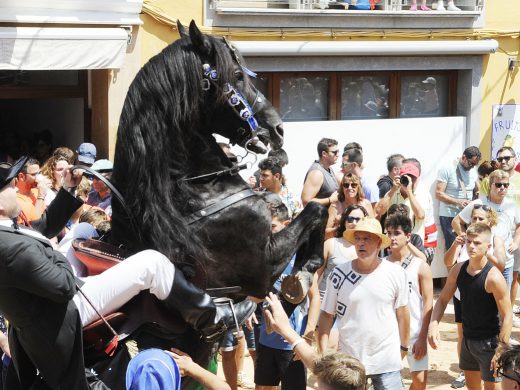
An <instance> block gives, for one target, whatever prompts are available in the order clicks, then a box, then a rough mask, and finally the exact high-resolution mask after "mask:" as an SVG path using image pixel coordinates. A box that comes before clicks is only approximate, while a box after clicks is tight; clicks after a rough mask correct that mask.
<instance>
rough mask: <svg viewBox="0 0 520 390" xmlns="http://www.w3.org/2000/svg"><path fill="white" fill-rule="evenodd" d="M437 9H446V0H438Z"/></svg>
mask: <svg viewBox="0 0 520 390" xmlns="http://www.w3.org/2000/svg"><path fill="white" fill-rule="evenodd" d="M437 11H446V8H444V1H442V0H439V1H438V2H437Z"/></svg>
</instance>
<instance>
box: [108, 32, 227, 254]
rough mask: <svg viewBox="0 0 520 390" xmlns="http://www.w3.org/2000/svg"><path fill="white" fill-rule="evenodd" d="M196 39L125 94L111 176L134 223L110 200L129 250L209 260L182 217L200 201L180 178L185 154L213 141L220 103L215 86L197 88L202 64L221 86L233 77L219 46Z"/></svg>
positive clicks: (166, 54) (162, 59)
mask: <svg viewBox="0 0 520 390" xmlns="http://www.w3.org/2000/svg"><path fill="white" fill-rule="evenodd" d="M202 37H203V41H202V43H203V47H201V45H200V43H201V42H198V43H197V44H195V43H193V41H192V39H190V38H188V37H184V38H182V39H179V40H177V41H176V42H174V43H172V44H170V45H169V46H167V47H166V48H165V49H164V50H163V51H162V52H161V53H159V54H158V55H156V56H154V57H153V58H151V59H150V61H149V62H148V63H147V64H145V65H144V66H143V68H142V69H141V70H140V71H139V73H138V74H137V76H136V77H135V79H134V81H133V82H132V84H131V85H130V88H129V90H128V93H127V96H126V100H125V103H124V106H123V111H122V114H121V118H120V122H119V128H118V133H117V144H116V151H115V160H114V171H113V176H112V179H113V182H114V184H115V186H116V187H117V188H118V189H119V190H120V192H121V193H122V194H123V196H124V198H125V201H126V207H127V210H129V213H130V214H131V216H132V218H131V220H130V219H129V216H128V213H126V212H125V210H124V209H123V207H122V206H121V205H120V204H119V202H117V201H113V203H114V205H113V217H112V218H113V233H114V238H115V240H116V241H119V242H123V243H124V244H126V245H127V246H129V247H130V248H132V249H135V250H141V249H147V248H152V249H156V250H158V251H160V252H162V253H164V254H165V255H166V256H168V257H169V258H170V260H172V261H186V259H189V258H190V257H192V256H193V255H194V254H196V255H197V256H200V255H208V254H207V251H206V250H205V248H204V245H203V244H202V242H201V240H200V239H199V238H198V237H197V234H196V233H197V232H196V231H193V229H192V227H190V226H188V225H187V224H186V222H185V219H184V218H183V215H184V216H186V215H189V214H191V213H192V212H193V211H195V210H196V209H197V208H200V207H199V206H200V203H201V201H200V196H199V194H198V193H196V192H195V191H194V190H193V189H192V188H191V187H190V185H189V184H187V183H186V182H184V181H182V180H180V179H181V178H183V177H185V176H187V175H188V174H189V173H190V157H189V156H190V154H197V153H196V151H195V150H190V149H193V146H194V145H199V146H200V145H203V146H205V145H207V142H208V139H209V137H211V131H209V130H208V129H211V125H210V120H211V116H212V112H213V110H214V109H215V107H216V106H217V105H219V104H225V103H224V102H223V99H224V97H223V96H222V95H221V94H217V95H215V93H214V91H215V88H212V89H211V91H209V92H208V91H203V90H202V88H201V83H202V78H203V72H202V64H203V62H208V63H209V64H211V65H212V66H214V67H215V69H216V70H217V72H218V74H219V80H218V81H217V83H218V84H220V85H219V87H220V88H222V86H223V84H224V82H225V80H231V79H232V76H233V72H234V63H233V59H232V56H231V54H230V51H229V48H228V47H227V46H226V45H225V44H224V43H223V41H222V40H221V39H219V38H214V37H211V36H207V35H203V36H202ZM201 57H203V60H201ZM208 135H209V137H208ZM210 141H214V140H213V139H212V137H211V140H210Z"/></svg>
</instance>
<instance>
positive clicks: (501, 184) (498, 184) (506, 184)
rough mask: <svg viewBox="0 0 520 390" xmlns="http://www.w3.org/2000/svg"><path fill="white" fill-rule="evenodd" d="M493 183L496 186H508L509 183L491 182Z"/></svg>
mask: <svg viewBox="0 0 520 390" xmlns="http://www.w3.org/2000/svg"><path fill="white" fill-rule="evenodd" d="M493 184H494V185H495V187H496V188H502V187H504V188H507V187H509V183H493Z"/></svg>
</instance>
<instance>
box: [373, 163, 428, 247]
mask: <svg viewBox="0 0 520 390" xmlns="http://www.w3.org/2000/svg"><path fill="white" fill-rule="evenodd" d="M419 176H420V172H419V168H417V167H416V166H415V165H414V164H413V163H411V162H407V163H404V164H403V165H402V167H401V169H400V171H399V176H396V177H394V182H393V186H392V188H391V189H390V191H388V192H387V193H386V195H385V196H384V197H383V198H381V200H380V201H379V202H378V203H377V205H376V208H375V210H376V213H377V215H383V214H384V213H386V212H387V211H388V208H389V207H390V206H391V205H393V204H400V203H403V204H405V205H407V206H408V207H409V208H410V219H411V220H412V223H413V230H412V233H415V234H418V235H419V236H420V237H421V238H422V239H423V240H424V229H425V215H426V209H427V207H428V203H429V198H428V192H427V190H426V189H425V188H424V186H419V185H418V184H419Z"/></svg>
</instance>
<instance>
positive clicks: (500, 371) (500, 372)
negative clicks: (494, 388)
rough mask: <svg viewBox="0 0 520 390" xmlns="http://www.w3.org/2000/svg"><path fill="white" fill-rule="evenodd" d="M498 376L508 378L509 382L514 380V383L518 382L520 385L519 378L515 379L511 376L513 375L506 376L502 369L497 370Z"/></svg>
mask: <svg viewBox="0 0 520 390" xmlns="http://www.w3.org/2000/svg"><path fill="white" fill-rule="evenodd" d="M497 374H498V375H499V376H503V377H504V378H507V379H509V380H512V381H513V382H516V383H518V384H519V385H520V382H519V379H518V378H515V377H513V376H511V375H506V374H505V373H504V371H503V370H502V368H497Z"/></svg>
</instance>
